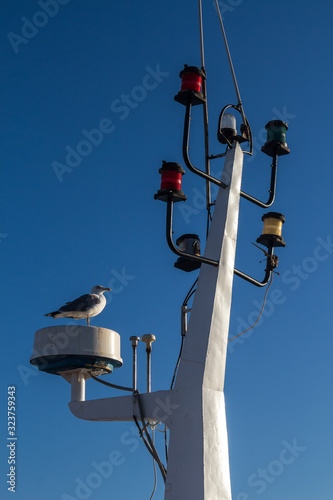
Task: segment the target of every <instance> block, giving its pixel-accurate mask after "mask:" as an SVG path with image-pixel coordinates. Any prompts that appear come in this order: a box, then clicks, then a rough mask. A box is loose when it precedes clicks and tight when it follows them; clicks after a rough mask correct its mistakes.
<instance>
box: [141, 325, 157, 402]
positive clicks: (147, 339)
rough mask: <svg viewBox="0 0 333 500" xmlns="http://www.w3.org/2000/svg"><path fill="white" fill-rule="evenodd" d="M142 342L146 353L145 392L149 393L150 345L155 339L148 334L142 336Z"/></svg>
mask: <svg viewBox="0 0 333 500" xmlns="http://www.w3.org/2000/svg"><path fill="white" fill-rule="evenodd" d="M141 340H142V342H144V343H145V344H146V353H147V392H151V345H152V343H153V342H155V340H156V337H155V335H152V334H150V333H146V334H145V335H142V338H141Z"/></svg>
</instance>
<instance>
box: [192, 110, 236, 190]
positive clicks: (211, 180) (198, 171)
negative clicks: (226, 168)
mask: <svg viewBox="0 0 333 500" xmlns="http://www.w3.org/2000/svg"><path fill="white" fill-rule="evenodd" d="M190 120H191V104H187V105H186V111H185V120H184V134H183V158H184V162H185V164H186V166H187V168H188V169H189V170H191V172H193V173H194V174H197V175H200V177H203V178H204V179H206V180H208V181H210V182H213V183H214V184H216V185H217V186H219V187H222V188H226V187H227V185H226V184H225V183H224V182H222V181H220V180H218V179H215V177H212V176H211V175H209V174H207V173H206V172H202V171H201V170H199V169H198V168H196V167H194V166H193V165H192V163H191V161H190V158H189V155H188V149H189V136H190Z"/></svg>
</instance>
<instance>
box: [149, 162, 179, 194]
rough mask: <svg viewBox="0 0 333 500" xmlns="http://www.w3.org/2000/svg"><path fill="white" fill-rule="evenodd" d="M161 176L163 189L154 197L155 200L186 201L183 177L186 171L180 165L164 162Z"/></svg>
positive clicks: (160, 171) (160, 170)
mask: <svg viewBox="0 0 333 500" xmlns="http://www.w3.org/2000/svg"><path fill="white" fill-rule="evenodd" d="M159 173H160V174H161V188H160V189H159V190H158V192H157V193H156V194H155V195H154V198H155V200H161V201H168V199H172V200H173V201H174V202H176V201H185V200H186V196H185V195H184V193H183V191H182V190H181V189H182V176H183V175H184V174H185V170H184V169H183V168H182V167H181V166H180V165H179V163H173V162H166V161H163V164H162V167H161V168H160V169H159Z"/></svg>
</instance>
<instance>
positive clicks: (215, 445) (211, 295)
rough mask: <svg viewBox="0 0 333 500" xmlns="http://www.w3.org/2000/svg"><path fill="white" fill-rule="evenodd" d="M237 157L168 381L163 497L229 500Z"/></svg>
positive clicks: (232, 155)
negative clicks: (171, 396)
mask: <svg viewBox="0 0 333 500" xmlns="http://www.w3.org/2000/svg"><path fill="white" fill-rule="evenodd" d="M242 168H243V153H242V150H241V148H240V146H239V145H238V144H236V145H235V147H234V148H233V149H232V150H231V151H229V152H228V155H227V157H226V161H225V166H224V171H223V176H222V179H223V181H224V182H226V183H227V184H228V185H229V187H228V188H226V189H224V190H222V189H220V191H219V193H218V197H217V201H216V206H215V211H214V217H213V221H212V225H211V228H210V231H209V236H208V240H207V244H206V249H205V257H208V258H211V259H216V260H218V261H219V262H220V265H219V266H218V267H217V268H215V267H213V266H208V265H205V264H203V265H202V268H201V271H200V275H199V280H198V285H197V290H196V293H195V297H194V302H193V306H192V313H191V316H190V321H189V326H188V332H187V335H186V341H185V345H184V349H183V354H182V359H181V362H180V366H179V371H178V376H177V379H176V382H175V392H179V396H178V399H179V401H180V406H179V408H178V409H177V410H175V412H174V415H173V418H172V422H171V434H170V448H169V463H168V474H167V487H166V493H165V500H180V499H183V498H196V499H198V500H199V499H204V500H230V499H231V487H230V473H229V458H228V439H227V426H226V417H225V409H224V394H223V386H224V376H225V365H226V353H227V341H228V331H229V318H230V307H231V295H232V284H233V271H234V263H235V253H236V239H237V229H238V214H239V191H240V187H241V177H242Z"/></svg>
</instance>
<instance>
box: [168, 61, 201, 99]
mask: <svg viewBox="0 0 333 500" xmlns="http://www.w3.org/2000/svg"><path fill="white" fill-rule="evenodd" d="M179 76H180V78H181V79H182V85H181V89H180V91H179V92H178V94H177V95H176V96H175V101H177V102H180V103H181V104H184V106H186V105H187V104H192V106H196V105H197V104H202V103H203V102H205V97H204V95H203V92H202V83H203V80H204V79H205V78H206V74H205V72H204V71H203V70H202V69H200V68H197V67H196V66H187V64H185V67H184V69H183V70H182V71H181V72H180V73H179Z"/></svg>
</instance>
